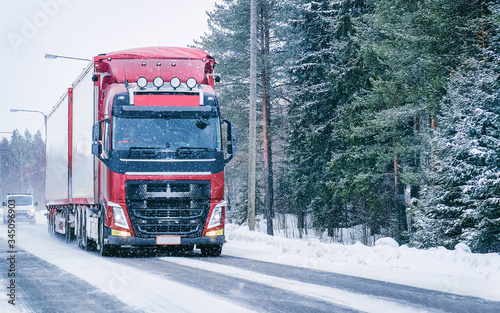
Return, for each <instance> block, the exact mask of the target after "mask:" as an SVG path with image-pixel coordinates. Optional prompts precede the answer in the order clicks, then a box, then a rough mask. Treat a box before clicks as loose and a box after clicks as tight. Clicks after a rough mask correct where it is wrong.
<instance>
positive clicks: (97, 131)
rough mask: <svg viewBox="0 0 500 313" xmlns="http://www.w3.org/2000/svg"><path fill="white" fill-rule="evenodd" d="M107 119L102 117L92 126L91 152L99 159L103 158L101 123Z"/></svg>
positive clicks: (107, 120) (106, 121)
mask: <svg viewBox="0 0 500 313" xmlns="http://www.w3.org/2000/svg"><path fill="white" fill-rule="evenodd" d="M108 122H109V119H103V120H100V121H99V122H97V123H96V124H95V125H94V127H93V128H92V154H93V155H95V156H96V157H98V158H99V160H101V161H105V160H103V158H102V157H101V154H102V124H103V123H108Z"/></svg>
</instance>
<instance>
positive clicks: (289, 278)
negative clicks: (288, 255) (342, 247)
mask: <svg viewBox="0 0 500 313" xmlns="http://www.w3.org/2000/svg"><path fill="white" fill-rule="evenodd" d="M44 223H45V222H44V221H39V222H38V223H37V224H36V225H29V224H20V225H17V234H18V237H17V243H18V248H17V250H16V251H17V253H16V256H15V259H16V263H15V266H16V283H15V289H16V306H15V308H16V309H14V308H13V306H12V305H9V304H8V298H7V296H6V293H4V292H2V294H1V295H0V312H9V311H12V312H202V311H203V312H206V311H218V312H250V311H256V312H359V311H364V312H499V311H500V303H499V302H493V301H487V300H484V299H480V298H475V297H467V296H460V295H454V294H449V293H442V292H437V291H430V290H426V289H420V288H415V287H409V286H402V285H397V284H393V283H386V282H381V281H376V280H370V279H364V278H358V277H353V276H347V275H341V274H335V273H331V272H326V271H320V270H312V269H306V268H301V267H295V266H288V265H283V264H276V263H270V262H263V261H256V260H251V259H248V258H241V257H238V256H235V255H234V253H232V255H224V251H223V256H222V257H219V258H202V257H200V255H199V254H198V253H196V252H193V253H189V254H187V255H185V256H182V257H178V256H168V255H165V254H157V253H155V252H153V251H144V250H142V251H141V250H132V251H129V252H130V253H128V254H126V255H122V256H121V257H113V258H103V257H101V256H100V255H99V254H98V253H97V252H85V251H83V250H81V249H79V248H78V247H76V244H69V245H68V244H66V243H64V242H62V241H61V240H57V239H54V238H50V237H49V236H48V234H47V232H46V228H45V225H44ZM6 239H7V229H6V227H5V225H2V226H0V246H1V247H2V250H0V251H1V252H2V253H1V259H0V271H1V273H0V274H1V275H0V277H1V282H0V285H3V286H1V288H2V290H7V289H8V286H9V285H8V284H9V281H8V279H10V278H8V277H7V273H8V269H9V260H8V258H9V256H10V254H8V253H7V249H6V248H5V247H7V242H6ZM145 252H146V253H145Z"/></svg>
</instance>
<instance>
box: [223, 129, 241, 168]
mask: <svg viewBox="0 0 500 313" xmlns="http://www.w3.org/2000/svg"><path fill="white" fill-rule="evenodd" d="M222 121H223V122H224V123H226V124H227V138H226V139H227V153H228V154H229V158H227V159H225V160H224V164H227V163H228V162H229V161H231V160H232V159H233V157H234V155H235V154H236V152H237V151H238V148H237V147H236V130H235V128H234V125H233V124H232V123H231V122H230V121H228V120H222Z"/></svg>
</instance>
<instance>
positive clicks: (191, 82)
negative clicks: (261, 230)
mask: <svg viewBox="0 0 500 313" xmlns="http://www.w3.org/2000/svg"><path fill="white" fill-rule="evenodd" d="M186 85H187V86H188V88H189V89H193V88H194V87H196V85H198V82H197V81H196V79H195V78H194V77H190V78H188V80H187V81H186Z"/></svg>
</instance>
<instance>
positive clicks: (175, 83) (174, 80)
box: [170, 77, 181, 89]
mask: <svg viewBox="0 0 500 313" xmlns="http://www.w3.org/2000/svg"><path fill="white" fill-rule="evenodd" d="M180 85H181V80H180V78H179V77H173V78H172V79H171V80H170V86H172V88H174V89H177V88H179V87H180Z"/></svg>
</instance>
